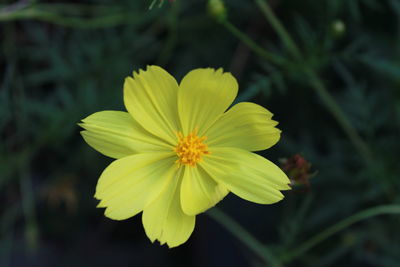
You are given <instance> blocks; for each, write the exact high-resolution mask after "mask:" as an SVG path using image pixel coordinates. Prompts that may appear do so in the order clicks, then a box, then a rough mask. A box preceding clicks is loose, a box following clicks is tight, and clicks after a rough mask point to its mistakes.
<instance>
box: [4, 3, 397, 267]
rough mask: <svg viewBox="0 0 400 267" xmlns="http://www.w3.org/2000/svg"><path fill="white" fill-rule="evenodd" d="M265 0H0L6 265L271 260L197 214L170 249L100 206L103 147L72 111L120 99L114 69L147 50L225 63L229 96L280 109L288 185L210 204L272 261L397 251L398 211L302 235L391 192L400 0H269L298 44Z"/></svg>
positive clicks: (161, 57)
mask: <svg viewBox="0 0 400 267" xmlns="http://www.w3.org/2000/svg"><path fill="white" fill-rule="evenodd" d="M262 2H264V1H258V0H256V1H250V0H248V1H244V0H229V1H228V0H227V1H226V3H225V6H226V8H227V20H225V19H224V17H223V16H222V17H221V16H220V17H219V19H218V17H217V18H216V16H215V15H214V16H212V15H210V12H209V9H208V8H207V6H208V2H207V1H205V0H175V1H172V2H169V1H167V0H166V1H165V2H164V3H163V4H162V5H161V6H160V5H159V3H155V5H154V6H153V8H152V9H151V10H149V6H150V4H151V1H150V0H119V1H111V0H82V1H68V0H64V1H59V0H48V1H44V0H38V1H28V0H26V1H24V0H21V1H8V0H1V2H0V46H1V50H0V51H1V52H0V134H1V142H0V200H1V205H0V216H1V217H0V231H1V232H0V238H1V240H0V266H2V267H8V266H18V267H19V266H44V267H47V266H115V267H120V266H123V267H124V266H268V264H266V263H265V262H263V259H262V257H260V256H259V255H257V254H256V253H254V252H253V251H252V250H251V249H249V248H248V247H247V246H246V245H245V244H244V243H242V242H241V241H239V240H238V239H237V238H236V237H235V234H232V233H230V232H229V231H227V230H226V228H225V227H224V226H222V225H221V224H219V223H218V222H216V221H215V220H214V219H213V218H212V217H210V216H207V214H202V215H200V216H198V217H197V218H198V219H197V224H196V228H195V231H194V234H193V235H192V237H191V238H190V239H189V241H188V242H187V243H185V244H184V245H182V246H180V247H178V248H174V249H168V248H167V247H165V246H163V247H161V246H159V245H158V244H151V242H150V241H149V240H148V239H147V237H146V236H145V233H144V230H143V227H142V225H141V216H140V215H138V216H136V217H134V218H131V219H129V220H126V221H111V220H109V219H107V218H105V217H104V216H103V211H102V210H101V209H96V205H97V202H96V200H95V199H94V198H93V195H94V190H95V186H96V182H97V179H98V177H99V175H100V173H101V172H102V170H103V169H104V168H105V167H106V166H107V165H108V164H109V163H110V162H111V161H112V159H109V158H106V157H104V156H102V155H101V154H99V153H97V152H96V151H94V150H93V149H91V148H90V147H89V146H88V145H87V144H86V143H85V142H84V141H83V139H82V138H81V136H80V134H79V131H80V129H79V127H78V126H77V123H78V122H79V121H80V120H81V119H82V118H84V117H86V116H88V115H90V114H91V113H94V112H96V111H100V110H123V109H124V107H123V101H122V87H123V81H124V78H125V77H126V76H128V75H130V74H131V73H132V71H133V70H137V69H138V68H145V66H146V65H148V64H157V65H160V66H163V67H164V68H166V69H167V70H168V71H169V72H170V73H171V74H173V75H174V76H175V77H176V78H177V79H178V80H180V79H181V78H182V77H183V75H184V74H185V73H187V72H188V71H190V70H191V69H194V68H198V67H214V68H219V67H223V68H224V69H225V70H226V71H230V72H232V73H233V75H234V76H235V77H236V78H237V79H238V81H239V84H240V92H239V97H238V100H237V101H252V102H256V103H258V104H260V105H262V106H264V107H266V108H268V109H269V110H271V111H272V112H273V113H274V118H275V119H276V120H278V121H279V122H280V124H279V128H280V129H282V131H283V134H282V138H281V140H280V142H279V143H278V144H277V145H276V146H274V147H273V148H271V149H269V150H268V151H265V152H263V153H261V154H262V155H263V156H266V157H267V158H269V159H270V160H272V161H273V162H275V163H277V164H281V165H282V168H284V169H285V170H286V171H287V172H288V174H289V175H290V176H291V179H292V180H293V184H295V185H294V189H293V190H292V191H291V192H286V193H285V194H286V198H285V199H284V200H283V201H281V202H280V203H278V204H275V205H270V206H262V205H257V204H254V203H249V202H246V201H243V200H241V199H239V198H237V197H235V196H233V195H231V194H230V195H229V196H228V197H227V198H226V199H225V200H224V201H223V202H221V203H219V204H218V208H219V209H220V210H223V211H224V212H225V213H226V214H228V215H229V216H230V217H232V218H233V219H234V220H236V221H237V222H238V223H239V224H240V225H242V226H243V227H244V228H246V229H247V230H248V231H249V232H250V233H251V234H252V235H254V237H255V238H257V239H258V240H259V241H260V242H262V243H263V244H265V246H266V248H267V249H268V250H269V251H270V252H271V253H272V254H273V255H275V256H276V257H277V258H278V260H279V261H280V262H281V264H282V266H400V230H399V223H400V221H399V215H398V214H381V215H379V216H371V217H369V218H366V219H364V220H360V221H358V222H356V223H354V224H352V225H348V226H346V227H342V228H341V229H340V230H338V231H336V232H335V233H334V234H333V235H331V236H329V237H327V236H326V238H325V237H324V236H322V239H321V240H319V241H320V242H318V243H317V244H316V245H315V246H312V247H310V248H309V249H307V250H305V251H302V250H301V249H304V246H305V245H304V244H305V243H304V242H307V240H310V238H313V237H315V236H318V235H321V233H322V235H323V234H324V233H326V229H330V228H329V227H331V226H334V225H336V226H337V223H338V222H339V221H341V220H345V221H346V220H347V222H349V220H350V221H351V220H352V219H354V218H355V217H354V216H356V218H358V217H357V216H358V215H357V214H358V212H362V211H364V210H367V213H368V210H369V209H371V208H374V207H378V211H379V206H380V205H388V204H390V205H395V204H396V203H399V202H400V199H399V186H400V179H399V178H400V177H399V174H400V167H399V166H400V164H399V153H400V142H399V137H400V131H399V130H400V127H399V126H400V125H399V124H400V1H398V0H319V1H316V0H303V1H297V0H270V1H268V3H269V6H270V7H271V10H272V12H273V13H275V14H276V16H277V17H278V18H279V20H280V21H281V23H282V24H283V25H284V27H285V28H286V30H287V32H288V33H289V34H290V36H291V39H292V40H293V43H294V44H295V46H296V47H297V53H296V49H293V47H292V48H291V47H290V42H289V46H288V45H287V44H288V43H285V40H282V39H281V38H280V37H281V35H280V34H278V33H277V32H276V31H275V30H274V26H271V23H270V21H268V19H267V17H266V16H265V10H263V9H262V7H261V6H262ZM260 3H261V5H260ZM214 7H218V6H214ZM214 11H215V10H214ZM220 11H221V10H220V9H218V8H217V13H218V12H220ZM263 12H264V13H263ZM214 14H215V13H214ZM218 14H219V15H221V14H222V13H218ZM233 25H234V26H233ZM237 30H239V31H240V32H241V33H239V32H238V31H237ZM241 34H243V36H244V37H243V36H242V35H241ZM246 38H247V39H246ZM251 40H252V41H254V43H251ZM249 45H250V46H249ZM259 48H262V49H265V50H266V51H269V53H271V54H272V55H274V56H276V57H278V58H280V61H279V64H275V63H277V62H274V61H273V60H272V61H271V60H268V57H267V56H265V55H264V56H263V55H262V54H263V53H262V52H261V53H260V51H259V50H260V49H259ZM391 207H395V206H391ZM394 211H396V209H394ZM378 213H379V212H378ZM383 213H385V212H383ZM352 216H353V217H352ZM367 217H368V216H367ZM319 237H321V236H319ZM296 251H302V252H301V253H300V254H299V255H297V256H293V257H291V256H290V255H293V252H296ZM288 255H289V256H288Z"/></svg>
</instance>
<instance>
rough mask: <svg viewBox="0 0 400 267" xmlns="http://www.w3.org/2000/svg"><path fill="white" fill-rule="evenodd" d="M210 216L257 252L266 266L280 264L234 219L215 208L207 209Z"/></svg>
mask: <svg viewBox="0 0 400 267" xmlns="http://www.w3.org/2000/svg"><path fill="white" fill-rule="evenodd" d="M206 214H207V215H209V216H210V217H211V218H213V219H214V220H216V221H217V222H218V223H220V224H221V225H222V226H223V227H225V229H226V230H228V231H229V232H231V234H233V235H234V236H235V237H236V238H237V239H239V240H240V241H241V242H242V243H243V244H245V245H246V246H247V247H248V248H249V249H250V250H251V251H253V252H254V253H255V254H257V255H258V256H259V257H260V258H261V259H262V260H263V261H264V262H265V264H267V265H268V266H273V267H280V266H282V265H281V263H280V262H279V260H278V259H276V258H275V257H274V256H273V255H272V253H271V252H270V251H269V249H268V248H267V247H266V246H265V245H263V244H262V243H261V242H260V241H258V240H257V239H256V238H255V237H254V236H252V235H251V234H250V233H249V232H248V231H247V230H246V229H244V228H243V227H242V226H241V225H239V224H238V223H237V222H236V221H234V220H233V219H232V218H231V217H229V216H228V215H226V214H225V213H224V212H222V211H221V210H219V209H217V208H213V209H211V210H209V211H208V212H207V213H206Z"/></svg>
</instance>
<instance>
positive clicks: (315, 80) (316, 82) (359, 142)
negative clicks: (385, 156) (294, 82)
mask: <svg viewBox="0 0 400 267" xmlns="http://www.w3.org/2000/svg"><path fill="white" fill-rule="evenodd" d="M306 74H307V75H308V77H309V78H310V82H311V85H312V88H313V89H314V91H315V92H316V93H317V95H318V96H319V98H320V99H321V100H322V102H323V103H324V104H325V106H326V108H327V109H328V111H329V112H330V113H331V114H332V116H333V117H334V118H335V119H336V121H337V123H338V124H339V125H340V126H341V127H342V129H343V131H344V132H345V133H346V135H347V136H348V138H349V139H350V141H351V142H352V143H353V145H354V147H355V148H356V149H357V150H358V152H359V154H360V156H361V157H362V158H363V160H364V162H365V164H366V165H367V166H372V165H373V157H372V153H371V151H370V149H369V147H368V145H367V144H366V143H365V142H364V140H363V139H362V138H361V136H360V135H359V134H358V132H357V130H356V129H355V128H354V127H353V125H351V123H350V121H349V120H348V118H347V117H346V115H345V114H344V112H343V111H342V109H341V108H340V106H339V105H338V104H337V103H336V101H335V99H334V98H333V97H332V95H331V94H330V93H329V91H328V90H327V89H326V87H325V86H324V84H323V83H322V81H321V79H320V78H319V77H318V76H317V74H316V73H315V71H313V70H311V69H307V70H306Z"/></svg>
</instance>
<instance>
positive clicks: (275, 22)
mask: <svg viewBox="0 0 400 267" xmlns="http://www.w3.org/2000/svg"><path fill="white" fill-rule="evenodd" d="M255 2H256V4H257V5H258V7H259V8H260V10H261V12H262V13H263V14H264V16H265V18H266V19H267V20H268V21H269V23H270V24H271V26H272V27H273V28H274V29H275V31H276V33H277V34H278V35H279V37H280V38H281V40H282V42H283V44H284V45H285V46H286V48H287V49H288V50H289V52H290V53H291V54H292V56H294V57H295V58H297V59H299V58H300V51H299V49H298V47H297V46H296V44H295V42H293V40H292V38H291V37H290V35H289V33H288V32H287V31H286V29H285V27H284V26H283V25H282V23H281V22H280V21H279V19H278V18H277V17H276V16H275V14H274V12H273V11H272V9H271V8H270V6H269V5H268V3H267V2H266V1H265V0H255Z"/></svg>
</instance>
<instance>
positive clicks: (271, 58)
mask: <svg viewBox="0 0 400 267" xmlns="http://www.w3.org/2000/svg"><path fill="white" fill-rule="evenodd" d="M221 23H222V25H224V26H225V28H227V30H228V31H230V32H231V33H232V34H233V35H234V36H236V37H237V38H238V39H239V40H241V41H242V42H243V43H244V44H245V45H247V46H248V47H249V48H250V49H251V50H253V52H254V53H256V54H257V55H258V56H260V57H262V58H264V59H266V60H267V61H270V62H271V63H274V64H276V65H283V64H284V62H285V59H284V58H282V57H281V56H278V55H275V54H273V53H269V52H268V51H266V50H265V49H264V48H262V47H261V46H259V45H258V44H257V43H256V42H254V41H253V40H252V39H250V38H249V37H248V36H247V35H246V34H244V33H243V32H241V31H240V30H239V29H238V28H236V27H235V26H234V25H233V24H232V23H230V22H229V21H228V20H222V21H221Z"/></svg>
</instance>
